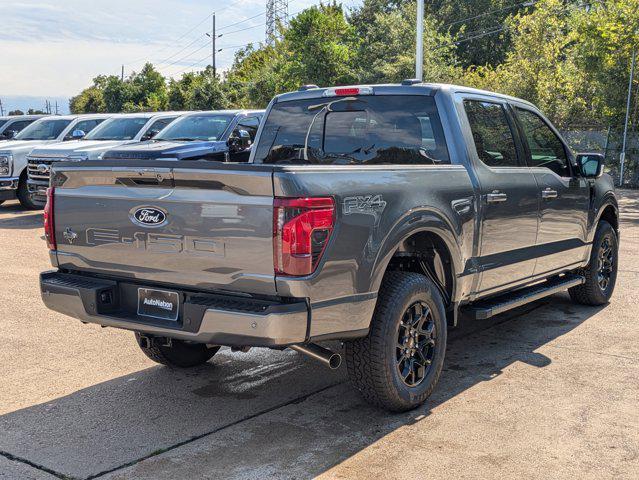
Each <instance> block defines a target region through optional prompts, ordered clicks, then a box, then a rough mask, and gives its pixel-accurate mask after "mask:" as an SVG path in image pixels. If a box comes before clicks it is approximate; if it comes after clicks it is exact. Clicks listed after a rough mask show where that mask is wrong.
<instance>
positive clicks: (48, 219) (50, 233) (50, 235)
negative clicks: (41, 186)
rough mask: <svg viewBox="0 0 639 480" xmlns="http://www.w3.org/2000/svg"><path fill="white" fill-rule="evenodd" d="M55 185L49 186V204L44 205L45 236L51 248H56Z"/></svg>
mask: <svg viewBox="0 0 639 480" xmlns="http://www.w3.org/2000/svg"><path fill="white" fill-rule="evenodd" d="M54 191H55V189H54V188H53V187H49V188H47V204H46V205H45V206H44V236H45V237H46V239H47V247H49V250H55V249H56V243H55V222H54V221H53V193H54Z"/></svg>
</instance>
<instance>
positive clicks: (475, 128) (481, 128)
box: [464, 100, 520, 167]
mask: <svg viewBox="0 0 639 480" xmlns="http://www.w3.org/2000/svg"><path fill="white" fill-rule="evenodd" d="M464 109H465V110H466V116H467V117H468V123H469V124H470V130H471V132H472V134H473V141H474V142H475V149H476V150H477V155H478V156H479V159H480V160H481V161H482V162H483V163H484V164H486V165H488V166H489V167H518V166H520V165H519V162H518V159H517V149H516V147H515V139H514V136H513V132H512V130H511V129H510V125H509V123H508V118H507V116H506V110H505V109H504V107H503V105H501V104H499V103H494V102H486V101H483V100H464Z"/></svg>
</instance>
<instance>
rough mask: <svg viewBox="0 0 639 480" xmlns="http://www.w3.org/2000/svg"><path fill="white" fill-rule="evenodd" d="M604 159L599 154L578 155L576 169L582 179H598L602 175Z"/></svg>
mask: <svg viewBox="0 0 639 480" xmlns="http://www.w3.org/2000/svg"><path fill="white" fill-rule="evenodd" d="M604 163H605V158H604V156H603V155H602V154H600V153H579V154H578V155H577V167H578V168H579V171H580V172H581V175H582V176H583V177H584V178H599V177H601V176H602V175H603V171H604Z"/></svg>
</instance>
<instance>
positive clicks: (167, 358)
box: [135, 333, 220, 368]
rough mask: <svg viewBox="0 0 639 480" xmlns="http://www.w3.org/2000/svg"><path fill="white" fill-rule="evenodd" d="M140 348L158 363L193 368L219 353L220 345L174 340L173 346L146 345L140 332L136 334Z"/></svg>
mask: <svg viewBox="0 0 639 480" xmlns="http://www.w3.org/2000/svg"><path fill="white" fill-rule="evenodd" d="M135 339H136V341H137V342H138V345H139V347H140V349H141V350H142V351H143V352H144V354H145V355H146V356H147V357H149V358H150V359H151V360H153V361H154V362H156V363H159V364H161V365H166V366H167V367H173V368H191V367H197V366H198V365H203V364H205V363H206V362H208V361H209V360H210V359H211V358H212V357H213V355H215V354H216V353H217V351H218V350H219V349H220V347H209V346H207V345H205V344H203V343H188V342H183V341H181V340H172V341H171V346H170V347H168V346H164V345H160V346H156V345H153V346H151V347H145V346H142V345H141V344H140V334H139V333H136V334H135Z"/></svg>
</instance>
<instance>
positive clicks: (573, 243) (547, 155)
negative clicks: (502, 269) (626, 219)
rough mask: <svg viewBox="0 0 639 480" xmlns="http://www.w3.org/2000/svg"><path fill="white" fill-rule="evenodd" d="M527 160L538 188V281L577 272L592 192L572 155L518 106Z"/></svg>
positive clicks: (584, 248)
mask: <svg viewBox="0 0 639 480" xmlns="http://www.w3.org/2000/svg"><path fill="white" fill-rule="evenodd" d="M514 111H515V115H516V118H517V122H518V124H519V128H520V130H521V133H522V137H523V139H524V147H525V149H526V157H527V162H528V165H530V167H531V170H532V172H533V174H534V175H535V179H536V180H537V184H538V185H539V201H540V223H539V234H538V236H537V245H538V255H539V256H538V259H537V262H536V266H535V275H541V276H543V275H547V274H551V273H552V272H555V271H557V270H561V269H566V268H571V267H573V268H574V267H575V266H577V265H578V264H579V263H581V262H583V261H584V260H585V256H586V255H587V254H588V251H587V246H586V243H585V242H586V234H587V222H588V209H589V202H590V187H589V185H588V183H587V182H586V180H585V179H584V178H582V177H580V176H578V175H577V174H576V172H575V170H576V169H575V168H574V167H572V165H571V154H570V150H569V149H568V148H567V147H566V145H565V144H564V142H563V141H562V140H561V137H560V136H559V135H558V134H557V133H556V131H555V130H554V129H553V128H552V127H551V125H550V123H548V122H547V121H546V120H545V119H544V118H543V117H542V116H541V115H539V114H538V113H537V112H535V111H533V110H532V109H530V108H527V107H525V106H520V105H515V106H514Z"/></svg>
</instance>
